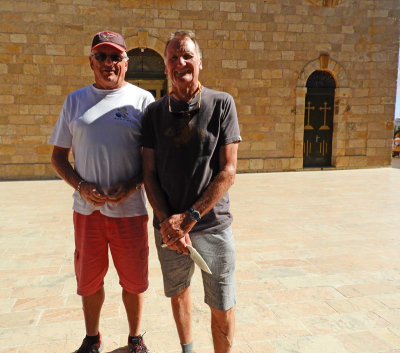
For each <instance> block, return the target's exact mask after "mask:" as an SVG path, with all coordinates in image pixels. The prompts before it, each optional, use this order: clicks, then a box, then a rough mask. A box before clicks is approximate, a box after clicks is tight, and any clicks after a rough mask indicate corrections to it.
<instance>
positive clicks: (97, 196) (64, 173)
mask: <svg viewBox="0 0 400 353" xmlns="http://www.w3.org/2000/svg"><path fill="white" fill-rule="evenodd" d="M70 151H71V149H70V148H63V147H58V146H54V148H53V153H52V155H51V164H52V165H53V167H54V169H55V171H56V172H57V174H58V175H59V176H60V177H61V178H62V179H64V180H65V181H66V182H67V183H68V184H69V185H71V186H72V187H73V188H74V189H75V190H77V189H78V186H80V195H81V197H82V198H84V199H85V200H86V201H88V202H90V203H91V204H92V205H95V206H101V205H103V204H104V203H105V202H106V198H105V196H104V195H102V194H101V192H100V190H98V188H97V185H96V184H93V183H88V182H87V181H85V180H83V179H82V178H81V177H80V176H79V175H78V173H77V172H76V171H75V170H74V168H73V167H72V165H71V163H70V162H69V160H68V156H69V154H70Z"/></svg>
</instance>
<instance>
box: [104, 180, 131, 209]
mask: <svg viewBox="0 0 400 353" xmlns="http://www.w3.org/2000/svg"><path fill="white" fill-rule="evenodd" d="M136 190H137V189H136V185H135V184H133V183H132V182H120V183H117V184H115V185H113V186H111V187H110V188H109V189H108V191H107V202H109V203H112V204H118V203H121V202H123V201H125V200H126V199H127V198H128V197H129V196H130V195H131V194H133V193H134V192H135V191H136Z"/></svg>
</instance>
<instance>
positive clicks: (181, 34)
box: [164, 30, 201, 58]
mask: <svg viewBox="0 0 400 353" xmlns="http://www.w3.org/2000/svg"><path fill="white" fill-rule="evenodd" d="M175 38H189V39H191V40H192V42H193V43H194V45H195V46H196V51H197V54H198V55H199V57H200V58H201V50H200V47H199V43H198V42H197V40H196V36H195V34H194V32H192V31H185V30H180V31H176V32H173V33H171V34H170V35H169V37H168V40H167V43H166V44H165V49H164V58H165V57H166V56H167V47H168V45H169V43H170V42H171V40H173V39H175Z"/></svg>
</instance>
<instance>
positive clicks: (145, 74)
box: [126, 48, 167, 99]
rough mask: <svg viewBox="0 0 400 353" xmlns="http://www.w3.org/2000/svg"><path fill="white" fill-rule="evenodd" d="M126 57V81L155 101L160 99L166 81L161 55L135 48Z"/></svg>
mask: <svg viewBox="0 0 400 353" xmlns="http://www.w3.org/2000/svg"><path fill="white" fill-rule="evenodd" d="M128 56H129V66H128V71H127V73H126V80H127V81H128V82H130V83H133V84H134V85H136V86H139V87H141V88H143V89H145V90H147V91H149V92H150V93H151V94H152V95H153V96H154V98H156V99H158V98H160V97H162V96H163V95H164V94H165V93H166V91H167V79H166V76H165V73H164V60H163V58H162V57H161V55H159V54H158V53H157V52H155V51H154V50H152V49H147V48H136V49H132V50H130V51H129V52H128Z"/></svg>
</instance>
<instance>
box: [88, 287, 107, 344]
mask: <svg viewBox="0 0 400 353" xmlns="http://www.w3.org/2000/svg"><path fill="white" fill-rule="evenodd" d="M104 297H105V294H104V288H103V287H101V288H100V289H99V290H98V291H97V292H95V293H94V294H91V295H88V296H82V306H83V315H84V317H85V326H86V335H88V336H96V335H97V334H98V333H99V324H100V312H101V307H102V306H103V303H104Z"/></svg>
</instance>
